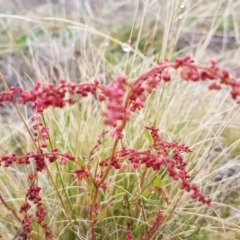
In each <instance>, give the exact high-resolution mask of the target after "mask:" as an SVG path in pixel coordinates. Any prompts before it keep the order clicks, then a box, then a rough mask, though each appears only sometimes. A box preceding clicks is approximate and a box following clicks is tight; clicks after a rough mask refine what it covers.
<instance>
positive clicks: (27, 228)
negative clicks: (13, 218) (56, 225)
mask: <svg viewBox="0 0 240 240" xmlns="http://www.w3.org/2000/svg"><path fill="white" fill-rule="evenodd" d="M40 191H41V188H40V187H38V186H34V185H31V186H30V188H29V189H28V192H27V194H26V199H27V200H28V201H29V202H32V203H33V204H34V205H36V207H37V210H36V212H35V216H34V215H32V214H31V215H29V214H28V210H29V209H30V208H31V205H30V204H29V202H25V203H23V204H22V206H21V208H20V213H24V219H23V220H22V230H21V232H20V234H19V235H20V236H22V237H24V239H30V234H31V232H32V227H31V225H32V222H33V220H34V217H36V218H37V222H38V224H39V225H40V226H41V227H42V229H43V230H44V231H45V236H46V239H49V240H50V239H53V236H52V235H51V233H50V231H49V229H48V226H47V224H46V223H45V217H46V215H47V212H46V210H45V208H44V207H43V205H42V198H41V197H40V195H39V193H40Z"/></svg>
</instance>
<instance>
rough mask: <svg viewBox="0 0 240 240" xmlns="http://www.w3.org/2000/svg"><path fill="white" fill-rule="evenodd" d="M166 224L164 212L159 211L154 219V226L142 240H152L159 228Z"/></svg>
mask: <svg viewBox="0 0 240 240" xmlns="http://www.w3.org/2000/svg"><path fill="white" fill-rule="evenodd" d="M163 222H164V216H163V213H162V211H158V212H157V214H156V218H155V219H154V221H153V223H152V226H151V227H150V228H149V229H148V231H147V233H146V234H145V235H144V236H142V237H141V238H140V240H148V239H151V238H152V237H153V236H154V234H155V233H156V232H157V230H158V229H159V227H160V226H161V225H162V224H163Z"/></svg>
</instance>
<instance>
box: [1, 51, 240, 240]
mask: <svg viewBox="0 0 240 240" xmlns="http://www.w3.org/2000/svg"><path fill="white" fill-rule="evenodd" d="M172 70H178V71H179V72H180V76H181V78H182V79H183V80H186V81H193V82H196V81H205V80H209V81H210V83H209V89H210V90H211V89H215V90H220V89H221V88H222V86H223V85H228V86H229V87H230V88H231V91H230V94H231V96H232V98H233V99H235V100H236V101H237V102H239V97H240V81H238V80H237V79H236V78H234V77H232V76H231V75H230V73H229V72H228V70H225V69H224V70H221V69H220V68H219V67H218V65H217V64H216V62H215V61H211V62H210V65H208V66H200V65H197V64H196V63H195V62H194V60H193V59H192V57H191V56H190V55H187V56H186V57H181V58H177V59H176V60H175V61H174V62H169V61H168V60H165V61H163V62H160V63H158V64H157V66H156V67H154V68H153V69H151V70H150V71H148V72H146V73H145V74H142V75H141V76H140V77H139V78H137V79H136V80H135V81H133V82H131V83H130V82H128V81H127V79H126V77H125V76H119V77H118V78H117V79H116V80H115V81H112V82H111V83H110V84H109V85H108V86H104V85H102V84H101V83H100V82H99V81H97V80H95V81H94V82H93V83H73V82H68V81H66V80H61V81H60V82H59V84H58V85H54V84H52V83H51V84H49V85H43V84H42V83H40V82H36V83H35V86H34V87H33V89H30V90H24V89H22V88H19V87H11V88H10V89H6V91H3V92H0V106H1V107H4V103H5V102H12V103H14V104H28V103H30V104H32V105H31V106H32V109H33V110H34V111H35V113H34V116H33V117H32V118H31V120H32V122H33V123H34V125H33V127H32V131H29V134H30V135H31V138H32V140H33V142H34V145H35V149H34V150H33V151H32V152H28V153H26V154H25V155H23V156H17V154H16V153H11V154H10V155H3V156H1V157H0V166H2V167H9V166H10V165H11V164H12V163H17V164H21V165H28V164H30V163H31V162H34V163H35V169H34V171H33V172H32V173H31V174H29V176H28V178H29V180H30V182H31V184H30V186H29V189H28V190H27V192H26V196H25V201H24V202H23V203H22V205H21V208H20V209H19V210H18V212H16V211H15V210H14V209H12V208H11V207H10V206H9V205H8V203H7V202H6V201H5V200H4V198H3V196H1V195H0V199H1V201H2V203H3V204H4V206H5V207H6V208H8V209H9V210H11V211H12V213H13V216H14V217H15V218H16V219H17V221H18V222H20V225H21V227H20V231H19V236H22V237H24V239H31V234H32V223H33V221H35V222H37V223H38V224H39V226H40V227H41V228H42V229H43V231H44V233H45V236H46V238H47V239H52V238H53V235H52V233H51V231H50V226H49V225H48V223H47V220H46V216H47V212H46V210H45V207H44V204H43V203H42V198H41V190H42V188H41V187H40V186H38V185H37V179H38V173H39V172H43V171H46V173H47V174H48V176H50V177H51V173H50V171H49V170H48V164H51V163H53V162H56V161H59V164H61V165H66V164H67V163H68V162H69V161H71V162H72V163H75V165H76V168H75V171H74V173H75V176H76V179H77V180H78V181H82V180H83V179H85V178H88V179H90V181H91V182H92V184H93V189H94V190H93V195H92V199H91V203H90V205H89V215H88V216H89V218H88V220H89V221H90V222H91V226H90V228H91V239H92V240H93V239H95V229H96V226H97V223H98V218H97V214H98V212H99V209H100V208H101V203H100V202H99V201H100V200H99V192H100V189H102V190H104V191H108V184H107V183H106V179H107V177H108V176H109V174H110V170H111V169H116V170H121V169H123V168H124V166H127V164H126V162H127V163H130V165H131V168H132V170H133V171H134V170H136V169H138V168H140V166H143V167H145V169H152V170H153V171H159V170H161V169H162V168H165V169H166V170H167V173H168V175H169V176H170V177H171V178H172V180H173V181H180V182H181V188H182V189H184V190H186V191H188V192H191V198H192V199H196V200H198V201H200V202H201V203H204V204H207V205H209V206H211V200H210V199H209V198H208V197H206V196H204V195H203V194H202V193H200V191H199V188H198V186H197V185H196V184H194V183H191V182H190V180H189V179H190V176H189V174H188V172H187V170H186V165H187V163H186V162H185V161H184V159H183V156H182V154H183V153H190V152H191V150H190V149H189V148H188V147H187V146H185V145H184V144H180V143H178V142H166V141H164V140H163V139H161V137H160V136H159V132H158V131H159V130H158V129H157V128H155V127H154V126H146V127H145V128H146V130H147V131H149V133H150V134H151V137H152V141H153V143H152V145H151V146H149V148H147V149H141V150H139V149H130V148H127V147H124V146H123V147H122V148H121V149H120V150H117V149H119V146H118V145H119V142H120V140H121V139H123V138H124V134H123V129H124V128H125V126H126V124H127V122H128V121H131V120H132V119H133V118H134V113H136V112H137V111H139V110H141V109H142V108H144V105H145V102H146V99H147V96H148V95H149V94H151V93H152V92H153V91H154V90H155V89H156V88H157V87H158V86H159V85H160V84H161V83H163V82H169V81H171V74H170V73H171V71H172ZM89 94H93V95H95V96H97V100H98V101H99V102H104V103H105V104H106V110H105V111H103V112H102V116H103V118H104V121H105V124H106V126H110V128H112V131H111V133H110V136H111V137H112V138H113V145H112V151H111V155H110V156H109V157H107V158H105V159H102V160H101V161H100V162H99V169H100V171H98V173H97V174H95V175H94V174H93V173H92V169H91V166H90V165H86V166H85V165H84V164H83V163H81V164H80V163H79V162H77V161H76V159H75V157H74V156H72V155H70V154H68V153H62V152H61V151H60V150H59V149H51V146H50V144H49V135H48V133H49V131H51V129H49V128H48V126H47V125H46V123H45V122H43V121H42V118H41V116H42V115H43V114H44V110H45V109H47V108H49V107H53V108H64V107H65V106H66V104H75V103H77V102H78V101H79V97H82V98H83V97H87V96H88V95H89ZM107 134H108V131H104V133H103V134H102V136H101V137H103V136H105V135H107ZM101 137H100V139H99V140H98V143H97V144H96V146H95V147H94V148H93V150H92V151H91V153H90V156H92V155H93V152H94V151H95V149H96V148H97V147H98V146H99V145H101V144H102V142H101ZM143 180H144V176H143V178H142V180H141V181H142V182H143ZM159 189H161V188H160V187H159ZM162 191H163V190H162ZM163 193H164V191H163ZM163 195H165V196H163V198H165V200H166V201H167V202H168V201H169V196H166V194H163ZM170 197H171V196H170ZM59 198H61V195H60V194H59ZM60 200H61V199H60ZM61 202H62V201H61ZM62 204H63V202H62ZM30 209H31V211H30ZM33 209H34V213H33ZM67 215H68V214H67ZM68 219H69V222H70V224H72V221H71V216H69V215H68ZM163 221H164V212H163V211H159V212H157V213H156V218H155V221H154V222H153V224H152V227H150V228H149V229H148V230H147V232H146V233H145V234H144V235H143V236H142V237H141V239H150V238H151V236H152V235H153V234H154V233H155V232H156V231H157V230H158V229H159V227H160V225H161V224H162V223H163ZM126 239H129V240H130V239H133V232H132V229H128V231H127V235H126Z"/></svg>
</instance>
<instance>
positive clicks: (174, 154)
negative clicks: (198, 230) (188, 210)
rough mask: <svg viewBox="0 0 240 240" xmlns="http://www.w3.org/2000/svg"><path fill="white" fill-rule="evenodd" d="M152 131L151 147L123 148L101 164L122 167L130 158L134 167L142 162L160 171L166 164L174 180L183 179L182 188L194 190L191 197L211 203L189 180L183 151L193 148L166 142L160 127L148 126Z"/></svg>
mask: <svg viewBox="0 0 240 240" xmlns="http://www.w3.org/2000/svg"><path fill="white" fill-rule="evenodd" d="M146 129H148V130H149V131H150V133H151V136H152V139H153V144H152V146H151V147H150V148H149V149H146V150H142V151H136V150H134V149H127V148H123V149H121V150H120V151H118V152H116V154H115V155H114V156H113V157H111V158H107V159H104V160H103V161H101V162H100V164H99V165H100V166H102V167H106V166H108V164H109V163H110V164H111V165H112V166H113V167H114V168H115V169H121V168H122V166H123V164H122V161H123V160H124V159H128V160H129V161H130V162H131V164H132V168H133V169H137V168H138V167H139V166H140V165H141V164H144V165H145V166H146V167H147V168H152V169H153V170H154V171H159V170H160V169H161V167H163V166H165V167H166V169H167V171H168V174H169V176H171V177H172V178H173V180H175V181H177V180H181V181H182V189H184V190H186V191H188V192H190V191H193V193H192V195H191V197H192V198H193V199H197V200H198V201H200V202H202V203H205V204H207V205H210V204H211V200H210V199H209V198H207V197H205V196H204V195H203V194H201V193H200V191H199V189H198V187H197V185H196V184H192V183H190V182H189V178H190V176H189V175H188V173H187V171H186V168H185V167H186V165H187V163H186V162H185V161H184V159H183V156H182V153H190V152H191V150H190V149H189V148H188V147H187V146H185V145H184V144H180V143H177V142H165V141H163V140H162V139H161V138H160V136H159V134H158V129H156V128H154V127H146Z"/></svg>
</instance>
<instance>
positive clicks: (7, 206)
mask: <svg viewBox="0 0 240 240" xmlns="http://www.w3.org/2000/svg"><path fill="white" fill-rule="evenodd" d="M0 200H1V201H2V203H3V205H4V206H5V207H6V208H7V209H8V210H9V211H11V212H12V214H13V215H14V217H15V218H16V219H17V220H18V221H19V222H20V223H22V220H21V218H20V217H19V216H18V215H17V213H16V212H15V211H14V210H13V209H12V208H11V207H10V206H9V205H8V204H7V203H6V202H5V200H4V199H3V197H2V195H1V194H0Z"/></svg>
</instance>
